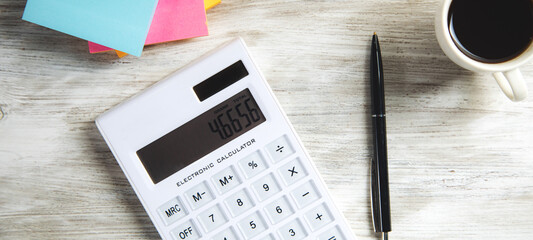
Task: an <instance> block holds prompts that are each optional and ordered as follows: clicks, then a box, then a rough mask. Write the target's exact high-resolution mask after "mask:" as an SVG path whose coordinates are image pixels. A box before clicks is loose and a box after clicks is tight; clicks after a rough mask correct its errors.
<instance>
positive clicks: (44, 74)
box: [0, 0, 533, 240]
mask: <svg viewBox="0 0 533 240" xmlns="http://www.w3.org/2000/svg"><path fill="white" fill-rule="evenodd" d="M25 3H26V1H23V0H0V108H1V111H2V113H0V165H1V167H0V239H158V238H159V235H158V234H157V232H156V230H155V228H154V227H153V225H152V223H151V221H150V219H149V218H148V216H147V214H146V213H145V211H144V209H143V207H142V206H141V204H140V202H139V200H138V199H137V197H136V196H135V193H134V192H133V190H132V188H131V187H130V185H129V183H128V182H127V180H126V178H125V176H124V174H123V173H122V171H121V169H120V168H119V166H118V164H117V163H116V161H115V159H114V158H113V156H112V154H111V152H110V151H109V149H108V147H107V145H106V144H105V142H104V140H103V139H102V137H101V136H100V134H99V132H98V130H97V129H96V126H95V124H94V120H95V118H96V116H98V115H99V114H100V113H102V112H104V111H105V110H107V109H109V108H111V107H112V106H115V105H116V104H118V103H120V102H122V101H124V100H126V99H127V98H129V97H131V96H132V95H134V94H135V93H137V92H139V91H141V90H143V89H145V88H147V87H148V86H150V85H152V84H154V83H155V82H157V81H158V80H160V79H162V78H163V77H165V76H167V75H168V74H170V73H171V72H173V71H175V70H176V69H179V68H181V67H183V66H184V65H186V64H187V63H189V62H191V61H192V60H194V59H195V58H197V57H199V56H200V55H202V54H204V53H206V52H207V51H209V50H211V49H213V48H215V47H216V46H218V45H220V44H222V43H224V42H227V41H228V40H231V39H233V38H234V37H237V36H241V37H242V38H243V39H244V40H245V42H246V43H247V44H248V46H249V49H250V52H251V53H252V55H253V56H254V58H255V60H256V62H257V64H258V65H259V67H260V68H261V70H262V71H263V73H264V75H265V77H266V78H267V80H268V82H269V83H270V85H271V87H272V88H273V91H274V92H275V94H276V96H277V98H278V99H279V101H280V103H281V105H282V107H283V108H284V110H285V111H286V113H287V115H288V117H289V119H290V120H291V122H292V124H293V125H294V128H295V129H296V131H297V133H298V134H299V136H300V137H301V139H302V141H303V143H304V145H305V146H306V148H307V150H308V152H309V154H310V155H311V157H312V158H313V160H314V162H315V163H316V165H317V168H318V169H319V171H320V173H321V174H322V177H323V178H324V180H325V182H326V184H327V186H328V187H329V188H330V190H331V194H332V196H333V198H334V199H335V201H336V203H337V205H338V207H339V208H340V209H341V210H342V212H343V213H344V215H345V216H346V219H347V221H348V222H349V224H350V225H351V227H352V229H353V231H354V232H355V234H356V235H357V237H358V239H377V238H378V235H375V234H374V233H373V231H372V224H371V215H370V203H369V159H370V157H371V149H372V146H371V141H370V138H371V124H370V116H369V104H370V101H369V70H368V69H369V52H370V39H371V35H372V34H373V32H377V33H378V35H379V36H380V41H381V47H382V54H383V62H384V67H385V71H384V74H385V81H386V86H385V88H386V102H387V115H388V116H387V117H388V119H387V120H388V122H387V123H388V128H387V131H388V146H389V174H390V189H391V205H392V220H393V232H392V233H391V234H390V239H406V240H411V239H528V238H531V237H532V236H533V125H532V124H531V123H532V119H533V96H530V97H529V98H528V99H526V100H525V101H523V102H520V103H513V102H511V101H509V100H508V99H507V98H506V97H505V96H504V95H503V93H501V91H500V90H499V88H498V86H497V84H496V82H495V81H494V80H493V79H492V78H491V76H490V75H489V74H480V73H472V72H469V71H467V70H464V69H462V68H460V67H458V66H457V65H455V64H454V63H453V62H451V61H450V60H449V59H448V58H447V57H446V56H445V55H444V54H443V52H442V51H441V50H440V48H439V46H438V43H437V40H436V38H435V33H434V24H433V19H434V13H435V10H436V7H437V1H436V0H431V1H428V0H359V1H280V0H256V1H242V0H241V1H238V0H224V1H223V2H222V4H220V5H218V6H216V7H215V8H213V9H211V10H209V11H208V14H207V19H208V22H209V31H210V35H209V36H206V37H201V38H195V39H190V40H184V41H177V42H171V43H166V44H160V45H154V46H148V47H146V48H145V49H144V52H143V55H142V57H140V58H138V57H134V56H126V57H124V58H122V59H119V58H117V57H116V56H115V55H114V54H112V53H103V54H93V55H91V54H89V53H88V50H87V42H86V41H84V40H81V39H77V38H74V37H71V36H68V35H65V34H62V33H59V32H56V31H53V30H50V29H47V28H44V27H41V26H38V25H36V24H32V23H29V22H25V21H23V20H21V17H22V13H23V10H24V6H25ZM522 72H523V74H524V76H525V77H526V79H527V82H528V83H529V85H530V87H531V88H533V64H532V63H529V64H527V65H525V66H523V67H522ZM529 92H530V93H529V94H530V95H533V94H532V93H531V91H529Z"/></svg>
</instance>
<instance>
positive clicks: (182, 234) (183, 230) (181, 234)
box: [171, 220, 201, 240]
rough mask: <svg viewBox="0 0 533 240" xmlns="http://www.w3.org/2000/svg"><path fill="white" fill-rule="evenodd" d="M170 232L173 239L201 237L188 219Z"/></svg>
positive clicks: (193, 239)
mask: <svg viewBox="0 0 533 240" xmlns="http://www.w3.org/2000/svg"><path fill="white" fill-rule="evenodd" d="M171 234H172V235H173V236H174V239H186V240H195V239H200V237H201V235H200V232H199V231H198V229H197V228H196V226H195V225H194V224H193V223H192V221H190V220H189V221H187V222H185V223H183V224H181V225H179V226H177V227H176V228H174V230H172V232H171Z"/></svg>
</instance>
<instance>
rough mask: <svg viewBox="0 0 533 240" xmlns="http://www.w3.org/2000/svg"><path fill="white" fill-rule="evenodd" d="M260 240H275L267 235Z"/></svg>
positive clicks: (270, 235)
mask: <svg viewBox="0 0 533 240" xmlns="http://www.w3.org/2000/svg"><path fill="white" fill-rule="evenodd" d="M261 240H276V239H275V238H274V237H273V236H272V234H268V235H266V236H265V237H263V238H261Z"/></svg>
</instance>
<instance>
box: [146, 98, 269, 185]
mask: <svg viewBox="0 0 533 240" xmlns="http://www.w3.org/2000/svg"><path fill="white" fill-rule="evenodd" d="M265 121H266V118H265V116H264V115H263V112H261V109H260V108H259V106H258V105H257V102H256V101H255V99H254V97H253V96H252V94H251V92H250V90H249V89H245V90H243V91H241V92H239V93H237V94H235V95H234V96H232V97H230V98H228V99H227V100H225V101H223V102H222V103H220V104H218V105H217V106H215V107H213V108H211V109H209V110H208V111H206V112H204V113H202V114H200V115H199V116H197V117H196V118H194V119H192V120H190V121H189V122H187V123H185V124H183V125H181V126H179V127H178V128H176V129H174V130H172V131H171V132H169V133H167V134H166V135H164V136H163V137H160V138H159V139H157V140H155V141H153V142H152V143H150V144H148V145H146V146H145V147H143V148H141V149H140V150H138V151H137V156H138V157H139V159H140V160H141V162H142V164H143V165H144V167H145V169H146V171H147V172H148V175H150V177H151V179H152V181H153V182H154V183H158V182H160V181H162V180H164V179H165V178H167V177H169V176H170V175H172V174H174V173H175V172H177V171H179V170H181V169H182V168H184V167H186V166H188V165H189V164H191V163H193V162H194V161H196V160H198V159H200V158H202V157H203V156H205V155H207V154H209V153H210V152H212V151H214V150H216V149H217V148H219V147H221V146H223V145H225V144H226V143H228V142H230V141H231V140H233V139H235V138H237V137H239V136H240V135H242V134H244V133H246V132H247V131H250V130H251V129H253V128H255V127H256V126H258V125H259V124H261V123H263V122H265Z"/></svg>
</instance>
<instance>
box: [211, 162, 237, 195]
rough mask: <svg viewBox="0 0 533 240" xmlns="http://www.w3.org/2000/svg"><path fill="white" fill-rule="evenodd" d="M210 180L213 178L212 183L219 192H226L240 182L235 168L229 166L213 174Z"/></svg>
mask: <svg viewBox="0 0 533 240" xmlns="http://www.w3.org/2000/svg"><path fill="white" fill-rule="evenodd" d="M211 180H213V184H214V185H215V187H216V189H217V190H218V192H219V193H220V194H224V193H226V192H228V191H229V190H231V189H233V188H235V187H237V186H239V184H240V183H241V180H240V179H239V176H237V173H235V169H233V167H231V166H230V167H228V168H226V169H224V170H222V171H220V172H219V173H217V174H215V175H213V177H212V178H211Z"/></svg>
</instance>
